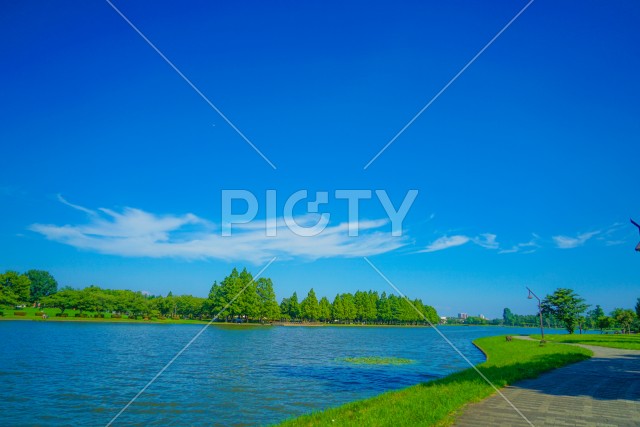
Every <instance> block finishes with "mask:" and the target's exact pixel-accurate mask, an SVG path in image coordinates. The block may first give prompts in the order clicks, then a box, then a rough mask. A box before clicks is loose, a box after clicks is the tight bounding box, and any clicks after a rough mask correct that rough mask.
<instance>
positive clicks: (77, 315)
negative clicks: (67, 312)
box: [74, 313, 82, 317]
mask: <svg viewBox="0 0 640 427" xmlns="http://www.w3.org/2000/svg"><path fill="white" fill-rule="evenodd" d="M80 316H82V314H80V313H76V314H74V317H80Z"/></svg>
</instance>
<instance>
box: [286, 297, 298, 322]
mask: <svg viewBox="0 0 640 427" xmlns="http://www.w3.org/2000/svg"><path fill="white" fill-rule="evenodd" d="M287 314H289V317H290V318H291V320H296V319H299V318H300V303H299V302H298V294H297V293H296V292H294V293H293V295H291V298H289V306H288V313H287Z"/></svg>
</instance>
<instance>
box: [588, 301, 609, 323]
mask: <svg viewBox="0 0 640 427" xmlns="http://www.w3.org/2000/svg"><path fill="white" fill-rule="evenodd" d="M604 315H605V314H604V310H603V309H602V307H600V306H599V305H596V308H594V309H593V310H589V311H588V312H587V326H588V327H590V328H597V327H598V319H599V318H601V317H603V316H604Z"/></svg>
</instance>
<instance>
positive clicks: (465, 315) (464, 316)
mask: <svg viewBox="0 0 640 427" xmlns="http://www.w3.org/2000/svg"><path fill="white" fill-rule="evenodd" d="M467 317H469V315H468V314H467V313H458V319H462V320H465V319H466V318H467Z"/></svg>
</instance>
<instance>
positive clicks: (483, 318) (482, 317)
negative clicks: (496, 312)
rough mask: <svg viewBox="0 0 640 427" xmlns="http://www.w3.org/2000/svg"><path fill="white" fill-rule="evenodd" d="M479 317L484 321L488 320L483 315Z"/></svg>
mask: <svg viewBox="0 0 640 427" xmlns="http://www.w3.org/2000/svg"><path fill="white" fill-rule="evenodd" d="M478 317H480V318H481V319H482V320H485V319H486V317H484V314H481V315H480V316H478Z"/></svg>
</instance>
